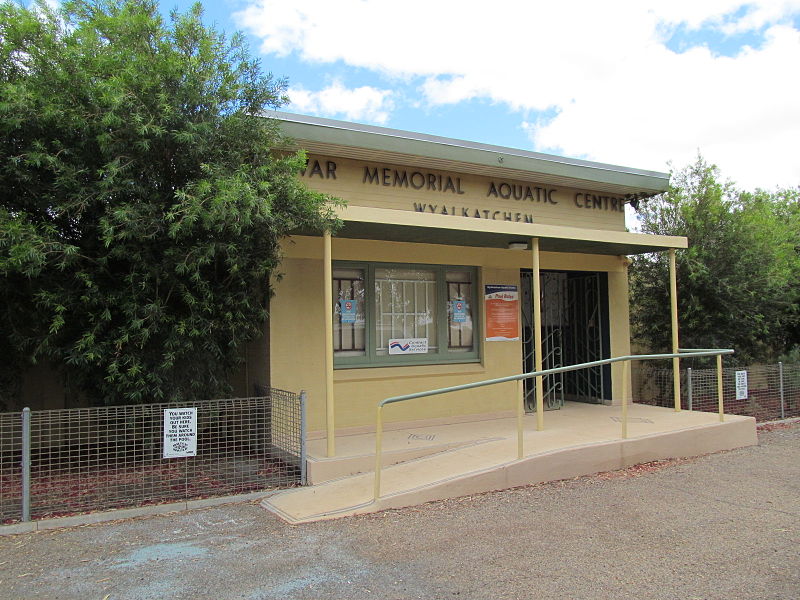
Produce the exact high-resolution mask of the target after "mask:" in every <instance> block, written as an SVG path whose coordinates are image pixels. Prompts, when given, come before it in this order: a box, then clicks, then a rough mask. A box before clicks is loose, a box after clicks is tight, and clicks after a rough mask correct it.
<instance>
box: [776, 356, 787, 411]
mask: <svg viewBox="0 0 800 600" xmlns="http://www.w3.org/2000/svg"><path fill="white" fill-rule="evenodd" d="M778 379H780V382H781V384H780V385H781V419H785V418H786V412H785V402H784V401H785V398H784V396H783V363H782V362H779V363H778Z"/></svg>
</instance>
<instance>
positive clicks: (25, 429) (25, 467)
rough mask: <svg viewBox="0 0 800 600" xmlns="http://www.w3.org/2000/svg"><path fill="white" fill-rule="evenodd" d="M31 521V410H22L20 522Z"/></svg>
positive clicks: (26, 408)
mask: <svg viewBox="0 0 800 600" xmlns="http://www.w3.org/2000/svg"><path fill="white" fill-rule="evenodd" d="M30 520H31V409H30V408H28V407H27V406H26V407H25V408H23V409H22V521H23V522H28V521H30Z"/></svg>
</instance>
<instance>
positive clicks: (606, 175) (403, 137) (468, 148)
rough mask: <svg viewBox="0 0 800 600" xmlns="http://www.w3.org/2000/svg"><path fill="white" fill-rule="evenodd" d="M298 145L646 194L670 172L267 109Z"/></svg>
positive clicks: (659, 188) (660, 187)
mask: <svg viewBox="0 0 800 600" xmlns="http://www.w3.org/2000/svg"><path fill="white" fill-rule="evenodd" d="M265 116H266V117H268V118H273V119H277V120H279V121H281V128H282V129H283V131H284V133H285V134H286V135H287V136H289V137H290V138H292V139H293V140H295V141H296V142H297V144H298V146H300V147H302V148H304V149H305V150H307V151H309V152H311V153H315V154H321V155H330V156H341V157H344V158H354V159H362V160H370V161H373V162H389V163H397V164H403V165H409V166H420V167H427V168H438V169H441V170H454V171H460V172H467V173H475V174H479V175H488V176H495V177H504V178H507V179H519V180H523V181H526V180H528V181H536V182H539V183H545V184H551V185H559V186H564V187H572V188H578V189H586V190H591V191H600V192H608V193H611V194H615V195H619V196H626V195H636V196H639V197H647V196H652V195H655V194H659V193H661V192H664V191H666V190H667V187H668V185H669V174H668V173H661V172H657V171H647V170H643V169H635V168H631V167H622V166H619V165H610V164H605V163H599V162H593V161H588V160H581V159H576V158H565V157H562V156H556V155H552V154H544V153H541V152H532V151H529V150H521V149H518V148H507V147H504V146H494V145H491V144H483V143H479V142H469V141H465V140H459V139H453V138H446V137H440V136H435V135H428V134H424V133H414V132H410V131H402V130H399V129H390V128H387V127H376V126H374V125H363V124H360V123H351V122H348V121H339V120H335V119H324V118H321V117H312V116H308V115H299V114H294V113H288V112H281V111H268V112H266V113H265Z"/></svg>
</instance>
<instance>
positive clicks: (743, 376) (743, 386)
mask: <svg viewBox="0 0 800 600" xmlns="http://www.w3.org/2000/svg"><path fill="white" fill-rule="evenodd" d="M736 399H737V400H747V371H736Z"/></svg>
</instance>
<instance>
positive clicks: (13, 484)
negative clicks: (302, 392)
mask: <svg viewBox="0 0 800 600" xmlns="http://www.w3.org/2000/svg"><path fill="white" fill-rule="evenodd" d="M259 392H260V393H263V395H262V396H260V397H254V398H235V399H226V400H207V401H201V402H184V403H164V404H143V405H130V406H108V407H93V408H76V409H65V410H45V411H33V412H31V413H30V457H29V470H30V514H31V517H32V518H44V517H52V516H60V515H64V514H72V513H78V512H84V511H92V510H104V509H111V508H122V507H131V506H140V505H145V504H157V503H161V502H171V501H173V502H174V501H181V500H188V499H196V498H203V497H208V496H219V495H227V494H239V493H246V492H251V491H257V490H263V489H267V488H271V487H288V486H293V485H297V484H298V483H300V482H301V479H302V462H303V460H302V456H303V437H302V407H301V399H300V397H299V396H298V395H297V394H294V393H291V392H286V391H283V390H277V389H270V388H266V389H264V390H260V391H259ZM177 408H194V409H196V428H195V429H194V436H193V440H194V443H195V444H196V454H195V455H194V456H183V457H179V458H165V457H164V455H165V452H164V448H165V445H166V444H165V441H164V440H165V438H164V428H165V410H166V409H177ZM21 420H22V419H21V414H20V413H2V414H0V451H1V452H2V454H0V520H2V521H3V522H11V521H14V520H18V519H20V517H21V515H22V508H23V506H22V505H23V492H24V490H23V486H22V478H23V472H24V469H23V466H24V465H23V463H24V461H23V457H22V448H23V430H22V427H21V426H20V423H21Z"/></svg>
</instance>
